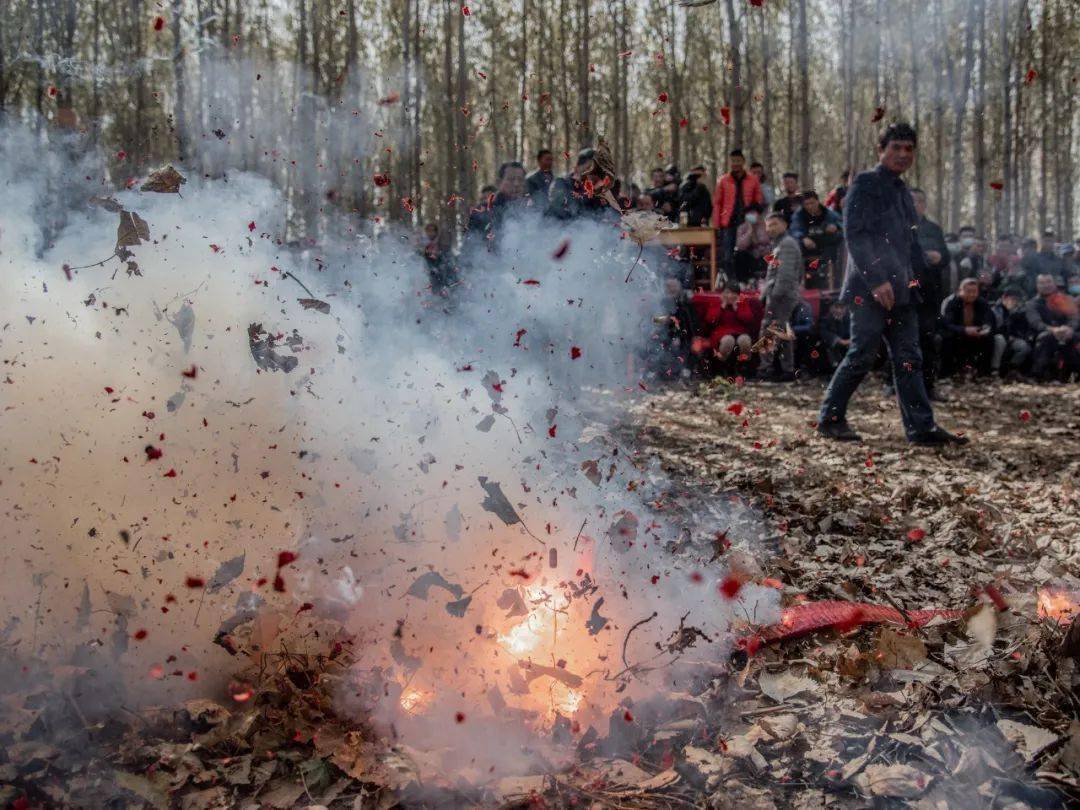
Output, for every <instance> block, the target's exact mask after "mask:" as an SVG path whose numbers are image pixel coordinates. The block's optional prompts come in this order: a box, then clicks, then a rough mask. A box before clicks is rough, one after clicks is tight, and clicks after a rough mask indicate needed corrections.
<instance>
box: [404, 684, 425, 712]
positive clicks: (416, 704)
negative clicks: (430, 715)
mask: <svg viewBox="0 0 1080 810" xmlns="http://www.w3.org/2000/svg"><path fill="white" fill-rule="evenodd" d="M431 698H432V694H431V693H430V692H423V691H421V690H419V689H406V690H405V691H404V692H402V693H401V698H400V700H398V703H399V704H400V705H401V708H402V709H404V710H405V711H406V712H408V713H409V714H416V713H418V712H421V711H423V709H424V708H425V707H426V706H427V705H428V704H429V703H430V702H431Z"/></svg>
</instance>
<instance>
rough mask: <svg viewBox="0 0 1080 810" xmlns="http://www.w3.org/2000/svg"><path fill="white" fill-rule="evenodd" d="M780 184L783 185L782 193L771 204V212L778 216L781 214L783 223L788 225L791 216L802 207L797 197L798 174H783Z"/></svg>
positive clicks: (800, 200)
mask: <svg viewBox="0 0 1080 810" xmlns="http://www.w3.org/2000/svg"><path fill="white" fill-rule="evenodd" d="M781 183H783V188H782V191H783V192H784V193H783V195H782V196H781V197H779V198H778V199H777V200H776V202H774V203H773V207H772V210H773V211H775V212H776V213H778V214H782V215H783V217H784V222H786V223H787V224H788V225H790V224H791V217H792V215H794V213H795V212H796V211H798V210H799V208H800V207H801V206H802V197H800V196H799V175H798V173H797V172H784V177H783V179H782V180H781Z"/></svg>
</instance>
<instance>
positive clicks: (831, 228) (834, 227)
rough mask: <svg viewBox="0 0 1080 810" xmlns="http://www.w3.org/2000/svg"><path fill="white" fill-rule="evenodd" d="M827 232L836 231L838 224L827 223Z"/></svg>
mask: <svg viewBox="0 0 1080 810" xmlns="http://www.w3.org/2000/svg"><path fill="white" fill-rule="evenodd" d="M825 233H836V226H835V225H826V226H825Z"/></svg>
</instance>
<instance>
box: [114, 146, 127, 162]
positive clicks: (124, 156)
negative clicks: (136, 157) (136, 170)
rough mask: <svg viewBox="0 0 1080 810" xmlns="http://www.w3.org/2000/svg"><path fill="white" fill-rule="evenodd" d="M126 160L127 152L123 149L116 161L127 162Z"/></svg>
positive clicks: (117, 155)
mask: <svg viewBox="0 0 1080 810" xmlns="http://www.w3.org/2000/svg"><path fill="white" fill-rule="evenodd" d="M126 158H127V152H125V151H124V150H123V149H121V150H120V151H119V152H117V153H116V159H117V160H125V159H126Z"/></svg>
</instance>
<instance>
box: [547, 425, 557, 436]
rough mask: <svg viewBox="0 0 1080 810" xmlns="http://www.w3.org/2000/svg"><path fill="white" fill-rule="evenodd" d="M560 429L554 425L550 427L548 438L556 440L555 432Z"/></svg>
mask: <svg viewBox="0 0 1080 810" xmlns="http://www.w3.org/2000/svg"><path fill="white" fill-rule="evenodd" d="M558 427H559V426H558V425H552V426H551V427H549V428H548V436H550V437H551V438H553V439H554V438H555V431H556V430H558Z"/></svg>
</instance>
